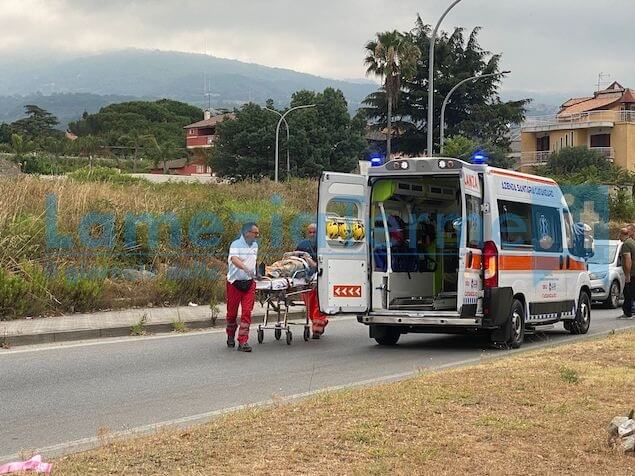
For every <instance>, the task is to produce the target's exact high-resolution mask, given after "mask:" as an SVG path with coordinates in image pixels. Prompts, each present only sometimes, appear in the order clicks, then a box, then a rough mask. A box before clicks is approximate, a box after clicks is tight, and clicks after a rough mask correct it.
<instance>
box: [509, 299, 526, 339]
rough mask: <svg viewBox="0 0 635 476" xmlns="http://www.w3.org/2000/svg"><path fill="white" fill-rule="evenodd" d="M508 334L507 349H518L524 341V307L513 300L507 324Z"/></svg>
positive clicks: (516, 300) (520, 302)
mask: <svg viewBox="0 0 635 476" xmlns="http://www.w3.org/2000/svg"><path fill="white" fill-rule="evenodd" d="M508 326H509V333H508V334H507V335H508V336H509V337H508V340H507V342H506V344H507V347H509V348H510V349H518V348H519V347H520V346H521V345H522V344H523V341H524V340H525V305H524V304H523V303H522V301H519V300H518V299H514V302H513V303H512V311H511V316H510V318H509V322H508Z"/></svg>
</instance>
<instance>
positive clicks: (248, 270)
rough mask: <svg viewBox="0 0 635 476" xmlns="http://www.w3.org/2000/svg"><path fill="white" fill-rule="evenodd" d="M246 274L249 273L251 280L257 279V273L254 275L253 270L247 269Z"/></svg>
mask: <svg viewBox="0 0 635 476" xmlns="http://www.w3.org/2000/svg"><path fill="white" fill-rule="evenodd" d="M245 273H247V276H249V278H250V279H256V273H254V272H253V271H252V270H250V269H246V270H245Z"/></svg>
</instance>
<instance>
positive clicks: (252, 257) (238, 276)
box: [227, 236, 258, 283]
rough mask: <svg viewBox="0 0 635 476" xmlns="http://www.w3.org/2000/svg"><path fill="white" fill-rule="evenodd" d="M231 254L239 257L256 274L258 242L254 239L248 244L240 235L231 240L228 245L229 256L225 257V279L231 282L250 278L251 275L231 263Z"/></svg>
mask: <svg viewBox="0 0 635 476" xmlns="http://www.w3.org/2000/svg"><path fill="white" fill-rule="evenodd" d="M232 256H236V257H237V258H240V260H241V261H242V262H243V263H244V264H245V267H246V268H247V269H249V270H251V271H252V272H253V273H254V274H256V261H257V259H258V243H257V242H255V241H254V242H253V243H252V244H251V246H249V245H248V244H247V242H246V241H245V238H244V237H243V236H241V237H240V238H238V239H237V240H235V241H233V242H232V244H231V245H230V247H229V256H228V257H227V281H229V282H230V283H233V282H234V281H237V280H239V281H242V280H246V279H252V278H251V276H249V275H248V274H247V273H245V272H244V271H243V270H242V269H240V268H238V267H237V266H235V265H234V263H232Z"/></svg>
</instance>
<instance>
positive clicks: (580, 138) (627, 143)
mask: <svg viewBox="0 0 635 476" xmlns="http://www.w3.org/2000/svg"><path fill="white" fill-rule="evenodd" d="M578 146H583V147H588V148H589V149H593V150H597V151H598V152H600V153H602V154H603V155H604V156H605V157H606V159H607V160H610V161H613V162H614V163H615V164H617V165H619V166H620V167H624V168H626V169H629V170H635V91H634V90H632V89H628V88H624V87H622V85H620V84H619V83H617V82H614V83H613V84H611V85H610V86H609V87H608V88H607V89H605V90H603V91H598V92H596V93H595V94H594V95H593V96H591V97H583V98H573V99H569V100H568V101H567V102H565V103H564V104H563V105H562V106H561V107H560V111H559V112H558V113H557V114H556V115H555V116H550V117H535V118H527V121H526V122H525V124H523V126H522V129H521V170H530V169H531V168H532V166H535V165H541V164H544V163H545V162H546V161H547V159H548V157H549V155H550V154H552V153H553V152H557V151H559V150H561V149H563V148H565V147H578Z"/></svg>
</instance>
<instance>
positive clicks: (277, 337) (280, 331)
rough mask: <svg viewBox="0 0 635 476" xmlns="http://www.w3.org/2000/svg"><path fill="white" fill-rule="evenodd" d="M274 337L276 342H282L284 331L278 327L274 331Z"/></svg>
mask: <svg viewBox="0 0 635 476" xmlns="http://www.w3.org/2000/svg"><path fill="white" fill-rule="evenodd" d="M273 336H274V337H275V338H276V340H280V337H281V336H282V329H280V328H279V327H276V329H275V330H274V331H273Z"/></svg>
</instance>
